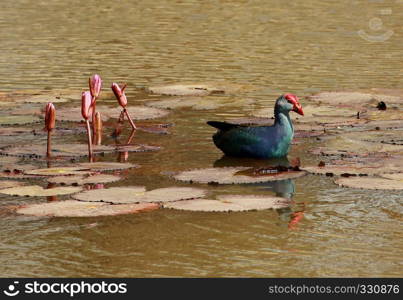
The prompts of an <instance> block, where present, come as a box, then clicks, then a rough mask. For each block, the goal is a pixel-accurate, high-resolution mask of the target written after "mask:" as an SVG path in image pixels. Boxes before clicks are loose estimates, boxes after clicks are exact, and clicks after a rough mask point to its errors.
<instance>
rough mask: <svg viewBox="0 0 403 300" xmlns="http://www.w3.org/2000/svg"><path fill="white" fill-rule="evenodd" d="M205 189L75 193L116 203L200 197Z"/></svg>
mask: <svg viewBox="0 0 403 300" xmlns="http://www.w3.org/2000/svg"><path fill="white" fill-rule="evenodd" d="M205 193H206V192H205V191H204V190H201V189H197V188H187V187H171V188H161V189H156V190H152V191H146V190H145V188H144V187H113V188H109V189H97V190H89V191H84V192H82V193H79V194H77V195H74V196H73V198H74V199H76V200H81V201H91V202H92V201H96V202H99V201H103V202H109V203H114V204H127V203H140V202H167V201H177V200H184V199H193V198H200V197H203V196H205Z"/></svg>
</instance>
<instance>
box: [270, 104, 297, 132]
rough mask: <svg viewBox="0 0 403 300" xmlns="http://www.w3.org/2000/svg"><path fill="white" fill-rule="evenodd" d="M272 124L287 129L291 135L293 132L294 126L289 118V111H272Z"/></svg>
mask: <svg viewBox="0 0 403 300" xmlns="http://www.w3.org/2000/svg"><path fill="white" fill-rule="evenodd" d="M274 125H275V126H281V127H285V128H286V129H287V131H288V130H289V132H290V133H291V134H292V135H293V134H294V127H293V126H292V122H291V118H290V115H289V113H288V112H287V113H284V112H279V111H276V110H275V111H274Z"/></svg>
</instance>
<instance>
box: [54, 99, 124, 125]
mask: <svg viewBox="0 0 403 300" xmlns="http://www.w3.org/2000/svg"><path fill="white" fill-rule="evenodd" d="M80 97H81V96H79V98H80ZM96 111H99V112H101V118H102V121H103V122H106V121H108V120H109V118H111V117H112V115H113V114H114V113H115V114H118V111H117V110H116V108H114V107H109V106H105V105H97V107H96ZM56 121H63V122H84V120H83V117H82V115H81V106H74V107H63V108H60V109H58V110H57V112H56Z"/></svg>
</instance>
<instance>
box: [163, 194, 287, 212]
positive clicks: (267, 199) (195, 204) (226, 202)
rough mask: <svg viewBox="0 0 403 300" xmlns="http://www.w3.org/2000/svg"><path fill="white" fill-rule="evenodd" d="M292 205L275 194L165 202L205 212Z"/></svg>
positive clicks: (167, 206)
mask: <svg viewBox="0 0 403 300" xmlns="http://www.w3.org/2000/svg"><path fill="white" fill-rule="evenodd" d="M289 205H290V201H289V200H287V199H285V198H281V197H274V196H266V195H264V196H260V195H222V196H219V197H218V199H217V200H209V199H194V200H183V201H175V202H169V203H164V204H163V207H164V208H173V209H179V210H189V211H203V212H230V211H249V210H265V209H279V208H284V207H287V206H289Z"/></svg>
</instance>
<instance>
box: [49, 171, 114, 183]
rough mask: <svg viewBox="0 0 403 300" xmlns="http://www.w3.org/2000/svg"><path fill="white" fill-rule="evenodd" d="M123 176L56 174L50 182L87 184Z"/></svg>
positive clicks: (105, 181)
mask: <svg viewBox="0 0 403 300" xmlns="http://www.w3.org/2000/svg"><path fill="white" fill-rule="evenodd" d="M120 179H121V177H119V176H116V175H109V174H95V175H91V176H80V175H74V176H56V177H50V178H49V179H48V182H50V183H56V184H62V185H85V184H98V183H110V182H115V181H118V180H120Z"/></svg>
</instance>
